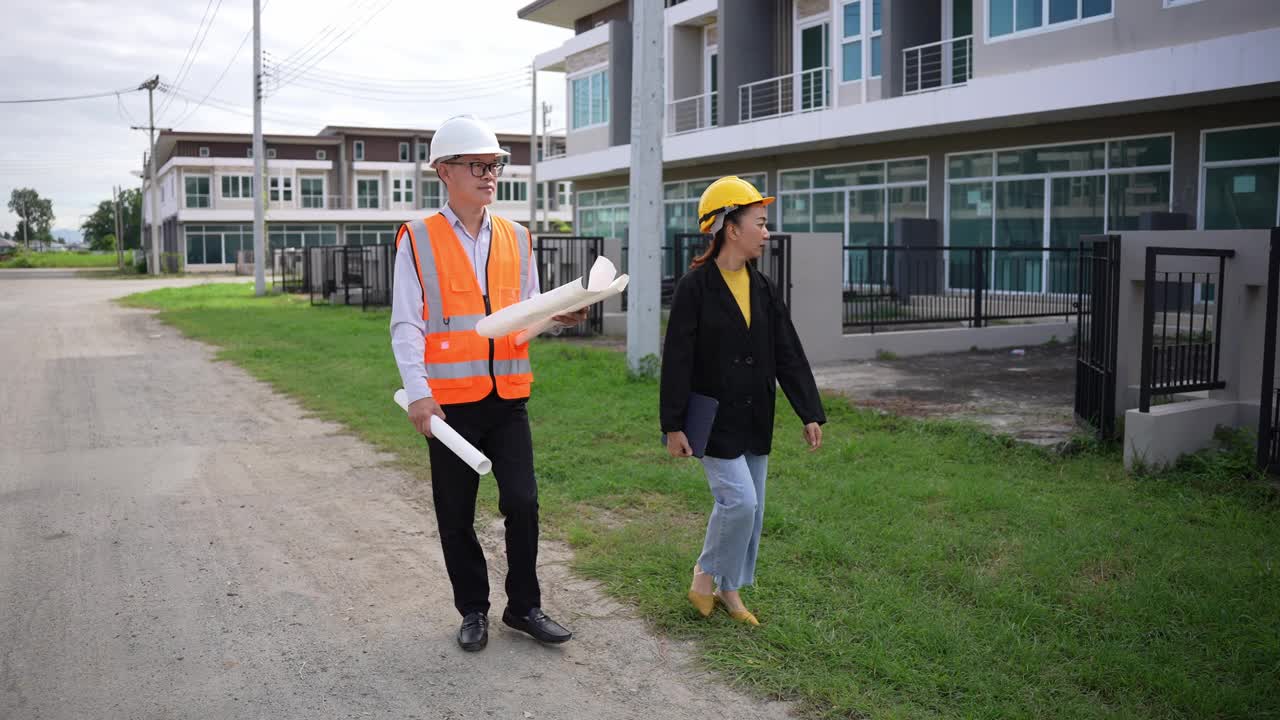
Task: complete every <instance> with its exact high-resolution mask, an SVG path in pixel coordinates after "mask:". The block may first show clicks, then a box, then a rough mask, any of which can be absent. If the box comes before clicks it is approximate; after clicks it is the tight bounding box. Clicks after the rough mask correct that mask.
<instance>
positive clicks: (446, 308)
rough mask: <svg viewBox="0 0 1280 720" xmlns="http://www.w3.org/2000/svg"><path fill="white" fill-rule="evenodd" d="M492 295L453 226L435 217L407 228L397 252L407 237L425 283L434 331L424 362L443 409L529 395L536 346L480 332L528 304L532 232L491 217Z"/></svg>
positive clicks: (426, 316)
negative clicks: (524, 299)
mask: <svg viewBox="0 0 1280 720" xmlns="http://www.w3.org/2000/svg"><path fill="white" fill-rule="evenodd" d="M489 217H490V225H491V228H492V229H491V233H490V237H491V239H490V242H489V258H488V260H487V261H486V265H485V267H486V272H487V273H488V278H489V285H488V289H489V294H488V295H487V296H486V295H483V294H482V293H481V292H480V283H479V282H477V281H476V274H475V271H474V269H473V268H472V266H471V260H470V259H469V258H468V257H467V253H466V251H465V250H463V248H462V242H461V241H459V240H458V236H457V234H456V233H454V231H453V227H452V226H451V225H450V223H449V220H448V219H447V218H445V216H444V215H442V214H439V213H437V214H435V215H432V216H431V217H429V218H426V219H425V220H414V221H412V222H408V223H405V224H404V225H401V226H400V231H399V232H398V233H397V234H396V248H397V249H398V248H399V247H400V240H401V239H402V238H404V237H405V236H406V235H407V236H408V238H409V248H410V249H411V250H412V251H413V263H414V266H415V267H416V268H417V270H418V280H419V282H420V283H421V285H422V320H423V322H425V323H426V325H427V334H426V349H425V351H424V352H423V361H424V362H425V363H426V366H427V385H429V386H430V387H431V395H432V396H433V397H434V398H435V400H436V402H438V403H440V404H441V405H456V404H458V403H470V402H476V401H478V400H483V399H484V398H486V397H488V395H489V393H490V392H491V391H492V390H493V389H494V386H495V383H496V385H497V390H498V395H499V396H500V397H503V398H506V399H508V400H515V399H518V398H527V397H529V385H530V383H532V382H533V369H532V367H530V365H529V344H528V343H525V344H524V345H516V341H515V333H512V334H511V335H508V336H506V337H501V338H494V339H489V338H486V337H481V336H480V334H479V333H477V332H476V324H477V323H479V322H480V320H481V319H482V318H484V317H485V316H486V315H489V314H492V313H495V312H497V311H499V310H501V309H502V308H505V307H507V306H508V305H514V304H516V303H518V302H520V298H521V296H522V293H521V290H522V285H523V283H525V282H526V281H527V278H528V277H529V261H530V255H531V254H532V245H531V243H530V242H529V231H528V230H526V229H525V228H523V227H521V226H519V225H516V224H515V223H513V222H511V221H509V220H506V219H504V218H500V217H497V216H495V215H493V214H490V216H489Z"/></svg>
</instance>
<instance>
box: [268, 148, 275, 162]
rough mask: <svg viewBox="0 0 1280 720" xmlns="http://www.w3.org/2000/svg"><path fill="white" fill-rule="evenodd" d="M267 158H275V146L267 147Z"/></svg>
mask: <svg viewBox="0 0 1280 720" xmlns="http://www.w3.org/2000/svg"><path fill="white" fill-rule="evenodd" d="M267 159H268V160H275V159H276V149H275V148H267Z"/></svg>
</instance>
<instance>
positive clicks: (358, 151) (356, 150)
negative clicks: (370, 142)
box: [351, 140, 364, 162]
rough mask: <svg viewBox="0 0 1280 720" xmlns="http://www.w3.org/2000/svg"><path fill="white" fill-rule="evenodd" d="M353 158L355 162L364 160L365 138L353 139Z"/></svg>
mask: <svg viewBox="0 0 1280 720" xmlns="http://www.w3.org/2000/svg"><path fill="white" fill-rule="evenodd" d="M351 160H352V161H353V162H363V161H364V141H363V140H352V141H351Z"/></svg>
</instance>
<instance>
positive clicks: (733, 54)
mask: <svg viewBox="0 0 1280 720" xmlns="http://www.w3.org/2000/svg"><path fill="white" fill-rule="evenodd" d="M773 16H774V7H773V3H772V2H771V0H733V1H732V2H721V3H720V14H719V20H718V21H717V25H718V27H719V28H720V33H721V34H722V35H723V36H724V37H725V38H728V40H727V41H726V42H723V43H720V68H719V71H720V81H719V87H720V90H721V92H720V102H719V105H720V124H721V125H736V124H737V123H738V88H739V87H741V86H743V85H745V84H747V83H750V82H755V81H757V80H765V79H767V78H770V77H773V72H774V67H773V65H774V63H773V50H774V43H775V42H776V41H777V32H776V29H775V27H774V24H773V23H771V22H767V21H765V19H767V18H772V17H773Z"/></svg>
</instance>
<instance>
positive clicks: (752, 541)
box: [698, 455, 769, 590]
mask: <svg viewBox="0 0 1280 720" xmlns="http://www.w3.org/2000/svg"><path fill="white" fill-rule="evenodd" d="M702 467H703V469H704V470H705V471H706V473H707V483H708V484H709V485H710V486H711V495H712V496H713V497H714V498H715V505H713V506H712V508H711V520H710V521H708V522H707V538H706V541H705V542H704V543H703V545H702V555H701V556H700V557H699V558H698V565H699V567H701V568H702V571H703V572H705V573H708V574H710V575H714V576H715V580H716V585H717V586H719V588H720V589H721V590H737V589H738V588H741V587H744V586H747V585H750V584H751V583H752V582H754V581H755V574H756V555H757V554H758V552H759V550H760V529H761V528H762V527H763V524H764V478H765V473H766V471H767V470H768V468H769V456H768V455H740V456H738V457H736V458H734V459H732V460H723V459H721V458H713V457H705V458H703V459H702Z"/></svg>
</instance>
